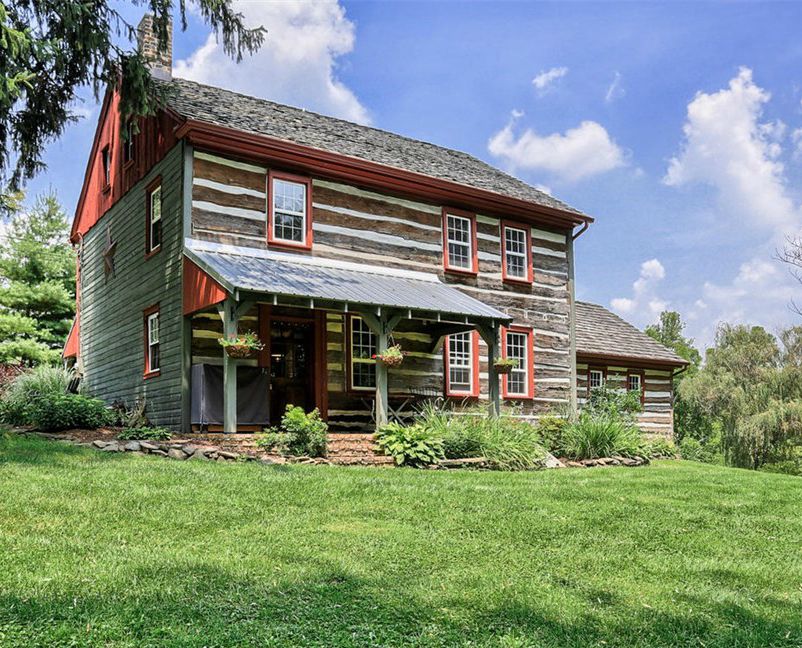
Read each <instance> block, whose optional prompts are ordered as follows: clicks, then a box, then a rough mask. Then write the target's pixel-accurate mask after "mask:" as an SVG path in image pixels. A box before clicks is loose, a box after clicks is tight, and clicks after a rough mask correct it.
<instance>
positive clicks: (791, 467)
mask: <svg viewBox="0 0 802 648" xmlns="http://www.w3.org/2000/svg"><path fill="white" fill-rule="evenodd" d="M760 470H761V471H763V472H770V473H780V474H783V475H794V476H796V477H800V476H802V463H800V462H799V461H794V460H792V459H789V460H786V461H776V462H774V463H765V464H763V465H762V466H761V467H760Z"/></svg>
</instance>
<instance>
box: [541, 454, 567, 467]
mask: <svg viewBox="0 0 802 648" xmlns="http://www.w3.org/2000/svg"><path fill="white" fill-rule="evenodd" d="M543 466H544V467H545V468H565V464H564V463H563V462H562V461H560V460H559V459H557V457H555V456H554V455H553V454H551V453H550V452H547V453H546V458H545V459H544V460H543Z"/></svg>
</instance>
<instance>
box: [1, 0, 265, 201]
mask: <svg viewBox="0 0 802 648" xmlns="http://www.w3.org/2000/svg"><path fill="white" fill-rule="evenodd" d="M134 4H136V5H145V6H146V7H147V10H148V11H149V12H150V13H151V14H152V15H153V22H154V32H155V33H156V35H157V39H158V44H157V49H158V50H159V51H160V52H163V51H165V50H166V48H167V39H168V24H169V21H170V17H171V15H172V13H173V8H174V2H173V1H172V0H134ZM193 4H194V5H195V7H196V8H197V10H198V12H199V14H200V15H201V16H202V18H203V19H204V20H205V22H206V23H208V24H209V25H210V26H211V28H212V29H213V30H214V31H215V32H216V34H217V35H218V37H219V38H221V40H222V43H223V48H224V50H225V51H226V53H227V54H229V55H231V56H234V57H235V58H236V59H237V60H240V59H241V58H242V56H243V54H245V53H250V52H253V51H255V50H257V49H258V48H259V47H260V46H261V44H262V42H263V40H264V38H265V33H266V32H265V31H264V29H263V28H262V27H257V28H255V29H248V28H246V27H245V25H244V24H243V22H242V15H241V14H239V13H236V12H235V11H234V10H233V9H232V6H231V0H193ZM178 8H179V13H180V16H181V26H182V28H183V29H186V26H187V22H186V9H187V0H179V2H178ZM135 41H136V28H135V26H134V25H132V24H130V23H128V22H127V21H126V20H125V19H124V18H123V17H122V15H121V14H120V12H119V11H118V10H117V9H116V8H115V7H114V4H113V3H111V2H109V1H108V0H88V1H86V2H75V1H74V0H15V1H14V2H11V3H6V2H4V3H2V4H0V73H2V80H0V169H2V177H0V180H2V184H3V186H4V187H5V186H8V187H9V189H10V191H14V190H16V189H18V188H19V187H20V186H21V184H22V183H23V182H24V181H25V180H27V179H29V178H31V177H33V176H34V175H35V174H36V173H37V172H39V171H40V170H41V169H42V168H43V164H42V153H43V151H44V147H45V146H46V144H47V143H48V142H50V141H51V140H53V139H54V138H57V137H59V136H60V135H61V134H62V133H63V132H64V128H65V127H66V126H67V124H69V123H70V122H71V121H74V120H75V119H76V117H75V115H74V114H73V113H72V112H71V106H72V105H73V104H74V103H75V101H76V99H77V96H78V94H77V93H78V90H79V89H80V88H81V87H83V86H91V87H92V88H93V90H94V93H95V97H96V98H98V97H99V96H100V93H101V92H102V91H103V89H104V88H106V87H111V88H115V89H117V90H119V91H120V93H121V102H120V110H121V112H122V114H123V117H124V118H127V117H130V116H133V115H150V114H152V113H153V112H155V110H156V109H157V108H158V107H159V105H161V104H162V102H163V100H164V98H165V95H164V93H165V89H164V86H163V85H162V86H159V85H158V84H157V83H155V82H154V81H153V79H152V78H151V76H150V73H149V71H148V68H147V65H146V61H145V59H144V58H143V57H142V56H141V55H140V54H139V53H138V52H137V51H136V48H135V47H134V46H133V43H135ZM124 121H125V120H123V123H124ZM7 202H8V193H6V192H5V191H3V203H4V206H6V207H7V204H6V203H7Z"/></svg>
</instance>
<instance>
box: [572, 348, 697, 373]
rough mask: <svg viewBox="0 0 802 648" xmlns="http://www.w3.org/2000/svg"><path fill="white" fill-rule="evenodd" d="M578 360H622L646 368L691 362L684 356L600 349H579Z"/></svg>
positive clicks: (678, 365)
mask: <svg viewBox="0 0 802 648" xmlns="http://www.w3.org/2000/svg"><path fill="white" fill-rule="evenodd" d="M576 357H577V360H579V359H583V360H589V361H591V362H593V361H595V362H601V361H605V362H606V361H610V362H620V363H622V364H625V365H627V364H628V365H637V366H639V367H644V368H647V369H649V368H662V367H673V368H679V367H687V366H688V365H689V364H690V363H689V362H688V361H687V360H684V359H682V358H676V359H668V358H655V357H654V356H633V355H622V354H616V353H601V352H598V351H583V350H581V349H577V351H576Z"/></svg>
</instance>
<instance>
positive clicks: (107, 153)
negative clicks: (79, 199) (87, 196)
mask: <svg viewBox="0 0 802 648" xmlns="http://www.w3.org/2000/svg"><path fill="white" fill-rule="evenodd" d="M100 164H101V167H102V170H103V188H104V189H106V188H108V187H109V186H110V185H111V147H110V146H109V145H108V144H107V145H106V146H104V147H103V150H101V151H100Z"/></svg>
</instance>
